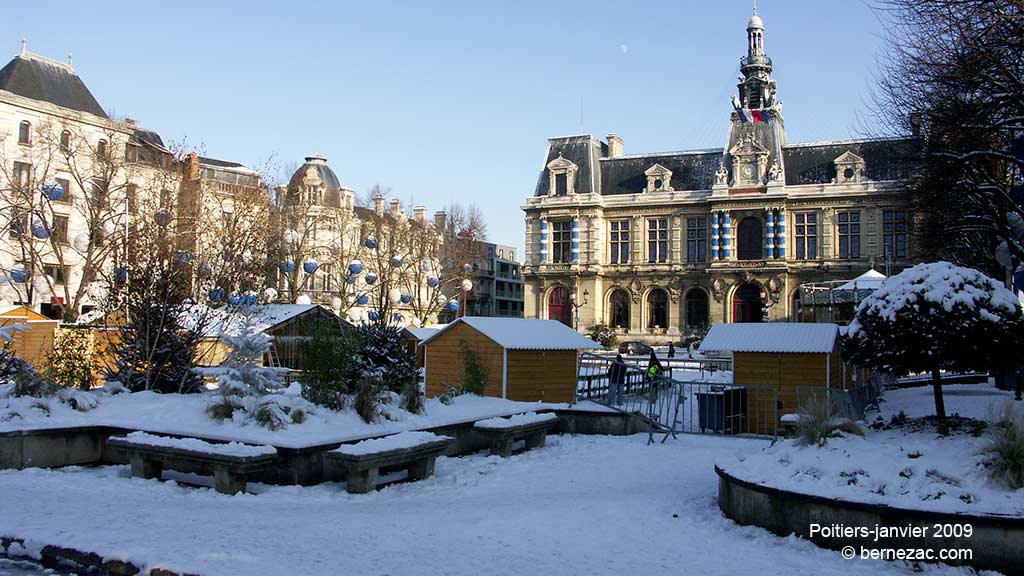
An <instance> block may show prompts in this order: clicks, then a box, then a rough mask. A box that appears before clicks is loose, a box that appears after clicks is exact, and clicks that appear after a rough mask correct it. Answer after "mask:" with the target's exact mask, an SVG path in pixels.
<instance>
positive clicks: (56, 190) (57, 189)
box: [43, 181, 64, 202]
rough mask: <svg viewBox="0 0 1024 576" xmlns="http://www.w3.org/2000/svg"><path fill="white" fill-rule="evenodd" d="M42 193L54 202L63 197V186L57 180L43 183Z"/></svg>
mask: <svg viewBox="0 0 1024 576" xmlns="http://www.w3.org/2000/svg"><path fill="white" fill-rule="evenodd" d="M43 194H45V195H46V197H47V198H49V199H50V200H51V201H53V202H56V201H58V200H60V199H61V198H63V197H64V187H63V186H61V185H60V183H59V182H56V181H54V182H49V183H47V184H44V185H43Z"/></svg>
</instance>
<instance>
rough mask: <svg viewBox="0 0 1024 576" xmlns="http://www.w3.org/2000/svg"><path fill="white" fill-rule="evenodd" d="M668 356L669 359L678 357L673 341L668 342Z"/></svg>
mask: <svg viewBox="0 0 1024 576" xmlns="http://www.w3.org/2000/svg"><path fill="white" fill-rule="evenodd" d="M668 357H669V360H671V359H672V358H675V357H676V345H675V344H673V343H672V342H669V343H668Z"/></svg>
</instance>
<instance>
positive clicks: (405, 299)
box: [401, 294, 412, 304]
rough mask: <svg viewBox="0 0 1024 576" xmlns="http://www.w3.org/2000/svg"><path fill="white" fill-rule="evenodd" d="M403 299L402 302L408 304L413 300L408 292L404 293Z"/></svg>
mask: <svg viewBox="0 0 1024 576" xmlns="http://www.w3.org/2000/svg"><path fill="white" fill-rule="evenodd" d="M401 301H402V304H408V303H410V302H412V296H410V295H408V294H402V297H401Z"/></svg>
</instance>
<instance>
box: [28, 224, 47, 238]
mask: <svg viewBox="0 0 1024 576" xmlns="http://www.w3.org/2000/svg"><path fill="white" fill-rule="evenodd" d="M32 235H33V236H35V237H36V238H39V239H40V240H46V239H47V238H49V237H50V229H49V228H48V227H47V226H46V223H45V222H43V221H41V220H36V221H35V222H33V223H32Z"/></svg>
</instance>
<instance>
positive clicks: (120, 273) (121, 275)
mask: <svg viewBox="0 0 1024 576" xmlns="http://www.w3.org/2000/svg"><path fill="white" fill-rule="evenodd" d="M115 277H116V278H117V281H118V282H120V283H121V284H124V283H125V282H127V281H128V269H127V268H125V267H124V266H118V267H117V271H116V272H115Z"/></svg>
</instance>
